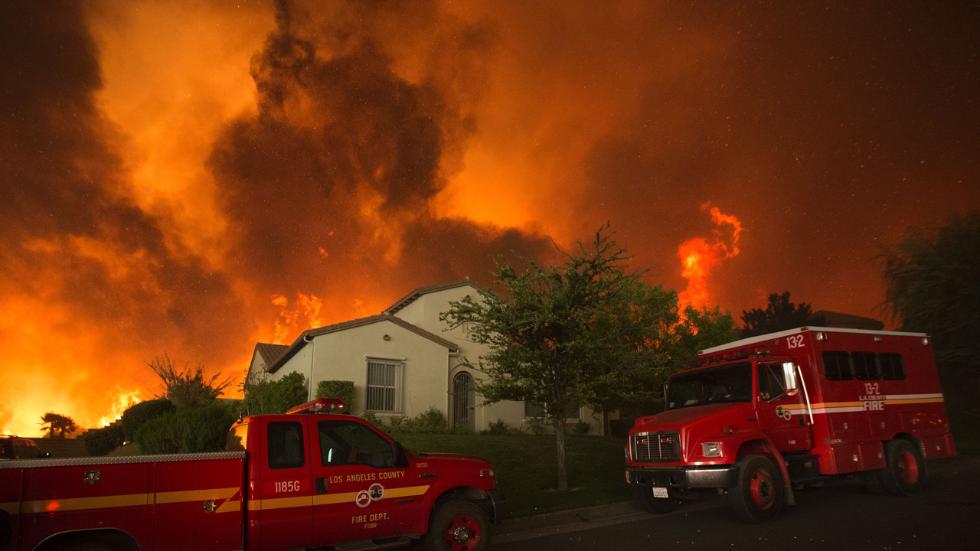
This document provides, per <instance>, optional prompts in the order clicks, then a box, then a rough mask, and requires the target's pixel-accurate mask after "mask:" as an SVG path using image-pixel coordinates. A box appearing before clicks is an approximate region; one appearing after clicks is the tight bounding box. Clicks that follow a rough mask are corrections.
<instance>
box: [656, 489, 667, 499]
mask: <svg viewBox="0 0 980 551" xmlns="http://www.w3.org/2000/svg"><path fill="white" fill-rule="evenodd" d="M653 497H659V498H661V499H667V498H668V497H670V496H668V495H667V488H657V487H654V488H653Z"/></svg>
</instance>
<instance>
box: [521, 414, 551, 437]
mask: <svg viewBox="0 0 980 551" xmlns="http://www.w3.org/2000/svg"><path fill="white" fill-rule="evenodd" d="M524 428H525V430H527V432H530V433H531V434H534V435H536V436H541V435H542V434H544V433H545V432H546V429H545V426H544V420H542V419H541V418H540V417H528V418H527V419H525V420H524Z"/></svg>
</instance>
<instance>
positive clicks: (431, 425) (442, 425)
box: [412, 408, 449, 432]
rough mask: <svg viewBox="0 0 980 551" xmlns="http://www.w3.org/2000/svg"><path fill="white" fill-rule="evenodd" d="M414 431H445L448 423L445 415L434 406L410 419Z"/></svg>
mask: <svg viewBox="0 0 980 551" xmlns="http://www.w3.org/2000/svg"><path fill="white" fill-rule="evenodd" d="M412 425H413V427H412V428H413V429H414V431H415V432H446V430H447V429H448V428H449V423H448V422H447V421H446V416H445V415H443V413H442V412H441V411H439V410H438V409H436V408H429V409H427V410H425V411H423V412H422V413H420V414H418V415H416V416H415V418H414V419H412Z"/></svg>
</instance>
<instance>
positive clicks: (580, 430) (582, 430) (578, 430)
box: [572, 421, 592, 434]
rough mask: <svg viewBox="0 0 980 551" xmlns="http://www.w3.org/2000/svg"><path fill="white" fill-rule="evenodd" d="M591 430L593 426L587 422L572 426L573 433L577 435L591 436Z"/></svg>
mask: <svg viewBox="0 0 980 551" xmlns="http://www.w3.org/2000/svg"><path fill="white" fill-rule="evenodd" d="M591 429H592V425H590V424H588V423H586V422H585V421H579V422H578V423H575V424H574V425H572V432H574V433H575V434H589V431H590V430H591Z"/></svg>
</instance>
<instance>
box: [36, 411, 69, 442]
mask: <svg viewBox="0 0 980 551" xmlns="http://www.w3.org/2000/svg"><path fill="white" fill-rule="evenodd" d="M41 430H43V431H45V432H47V433H48V434H47V435H46V436H45V438H65V437H67V436H68V435H69V434H71V433H73V432H75V431H76V430H78V425H77V424H75V420H74V419H72V418H71V417H68V416H67V415H61V414H58V413H54V412H51V411H49V412H47V413H45V414H44V415H42V416H41Z"/></svg>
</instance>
